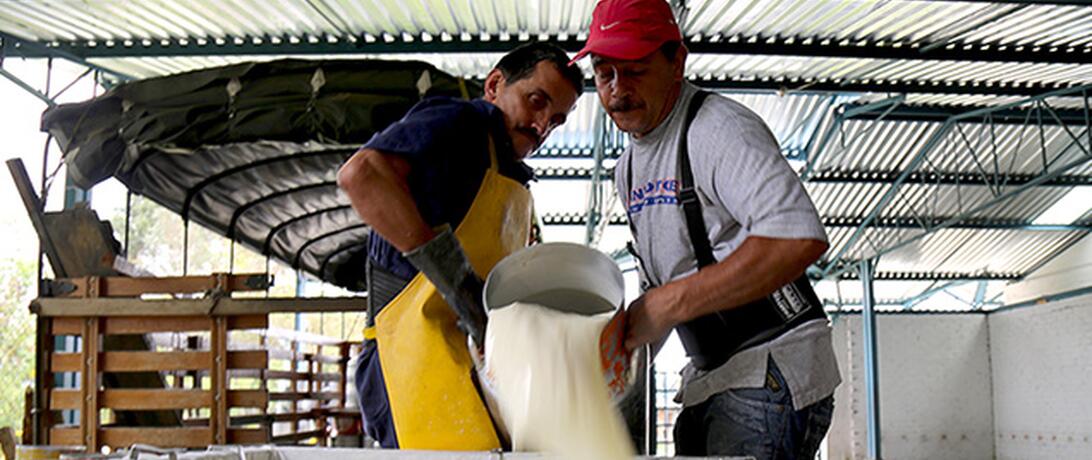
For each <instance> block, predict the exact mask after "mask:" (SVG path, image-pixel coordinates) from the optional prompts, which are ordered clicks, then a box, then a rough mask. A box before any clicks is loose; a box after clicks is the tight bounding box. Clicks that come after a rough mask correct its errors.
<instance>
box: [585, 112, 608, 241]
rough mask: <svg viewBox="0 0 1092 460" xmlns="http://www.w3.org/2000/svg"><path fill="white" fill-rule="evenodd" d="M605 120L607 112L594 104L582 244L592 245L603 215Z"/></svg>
mask: <svg viewBox="0 0 1092 460" xmlns="http://www.w3.org/2000/svg"><path fill="white" fill-rule="evenodd" d="M606 118H607V112H606V111H605V110H603V106H602V105H600V104H595V117H594V118H593V121H592V133H594V135H595V146H594V147H593V148H592V158H594V160H595V166H593V167H592V174H591V185H589V186H588V208H587V212H586V214H587V219H586V222H585V227H584V243H585V244H587V245H592V244H594V243H595V241H596V240H597V239H598V238H596V228H597V227H598V226H599V218H600V217H601V216H602V215H603V214H602V213H603V211H604V209H602V208H603V157H604V150H605V143H606Z"/></svg>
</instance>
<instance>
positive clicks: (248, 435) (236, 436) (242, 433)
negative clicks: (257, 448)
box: [228, 427, 271, 444]
mask: <svg viewBox="0 0 1092 460" xmlns="http://www.w3.org/2000/svg"><path fill="white" fill-rule="evenodd" d="M270 440H271V439H270V436H269V429H268V428H266V427H261V428H231V429H229V430H228V443H230V444H267V443H269V441H270Z"/></svg>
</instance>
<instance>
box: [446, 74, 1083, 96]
mask: <svg viewBox="0 0 1092 460" xmlns="http://www.w3.org/2000/svg"><path fill="white" fill-rule="evenodd" d="M464 77H467V76H464ZM687 78H688V79H689V80H690V81H691V82H693V83H694V84H695V85H698V86H700V87H702V88H705V89H713V90H737V91H743V92H752V91H755V92H762V93H774V94H779V95H783V94H789V93H792V94H849V95H858V94H860V93H915V94H950V95H979V96H1034V95H1036V94H1043V93H1046V92H1049V91H1055V90H1058V89H1064V88H1069V87H1073V86H1077V85H1078V83H1077V82H1071V83H1064V84H1062V83H1055V84H1043V83H1037V82H1031V81H1006V82H991V81H912V80H850V81H838V80H830V79H823V80H816V79H807V78H785V77H780V76H779V77H776V78H770V77H729V76H725V77H723V78H721V77H709V76H707V75H688V76H687ZM472 80H474V81H476V82H478V83H481V82H482V80H478V79H473V78H472ZM584 89H585V90H587V91H595V82H594V81H592V80H585V81H584Z"/></svg>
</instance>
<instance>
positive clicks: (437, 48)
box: [46, 36, 1092, 64]
mask: <svg viewBox="0 0 1092 460" xmlns="http://www.w3.org/2000/svg"><path fill="white" fill-rule="evenodd" d="M713 38H715V39H713V40H703V39H695V38H694V37H691V38H688V39H687V40H686V46H687V48H689V50H690V52H691V53H692V54H731V55H760V56H804V57H832V58H858V59H885V60H926V61H979V62H983V61H985V62H1020V63H1028V62H1031V63H1040V64H1089V63H1092V52H1090V51H1089V50H1088V49H1087V48H1084V49H1082V48H1075V47H1056V46H1054V47H1052V46H1036V45H977V44H949V45H946V46H943V47H939V48H936V49H929V50H924V49H922V48H921V47H920V45H919V44H915V43H885V42H866V41H857V42H850V41H837V42H835V41H831V40H825V39H821V38H812V37H808V38H796V37H794V38H792V39H785V38H779V37H762V36H746V37H740V36H733V37H727V38H723V39H722V38H720V37H713ZM530 41H532V40H531V39H530V38H528V39H526V40H502V39H499V38H498V37H480V36H472V37H470V38H469V39H467V40H461V39H460V40H448V41H444V40H435V39H428V40H425V39H422V38H417V37H413V38H412V39H411V40H407V39H404V38H402V39H395V40H393V41H386V40H377V39H375V37H370V36H345V37H335V36H323V37H316V36H302V37H299V36H297V37H291V36H283V37H272V36H267V37H222V38H216V39H212V40H210V39H208V38H186V39H165V40H147V39H145V40H117V41H106V42H51V43H48V44H46V45H47V46H48V47H49V48H50V49H52V50H55V51H61V52H65V53H69V54H72V55H74V56H79V57H82V58H85V59H90V58H124V57H179V56H189V57H193V56H244V55H245V56H253V55H274V54H276V55H282V54H387V53H483V52H494V53H503V52H507V51H508V50H511V49H512V48H514V47H516V46H518V45H521V44H524V43H528V42H530ZM543 41H550V42H552V43H555V44H557V45H559V46H561V47H562V48H564V49H566V50H568V51H570V52H575V51H577V50H579V49H581V48H582V47H583V46H584V42H583V41H582V40H578V39H576V38H571V36H570V37H566V38H565V39H559V38H558V37H556V36H552V37H545V40H543Z"/></svg>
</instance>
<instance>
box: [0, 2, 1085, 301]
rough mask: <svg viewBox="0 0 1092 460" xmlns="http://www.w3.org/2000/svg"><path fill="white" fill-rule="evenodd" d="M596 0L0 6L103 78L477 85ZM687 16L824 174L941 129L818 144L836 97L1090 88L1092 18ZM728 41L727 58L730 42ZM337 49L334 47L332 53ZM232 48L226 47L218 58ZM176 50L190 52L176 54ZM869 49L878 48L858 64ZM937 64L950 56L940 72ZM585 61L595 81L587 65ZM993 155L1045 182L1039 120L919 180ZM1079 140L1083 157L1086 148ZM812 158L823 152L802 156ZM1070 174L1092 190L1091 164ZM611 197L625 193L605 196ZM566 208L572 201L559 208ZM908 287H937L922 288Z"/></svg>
mask: <svg viewBox="0 0 1092 460" xmlns="http://www.w3.org/2000/svg"><path fill="white" fill-rule="evenodd" d="M594 3H595V1H594V0H559V1H537V0H485V1H479V0H406V1H397V2H395V1H391V0H233V1H231V2H224V1H220V0H189V1H186V2H178V1H172V0H146V1H141V2H87V1H81V0H56V1H51V2H39V1H29V0H17V1H7V2H4V3H3V7H2V8H0V32H5V33H8V34H13V35H16V36H18V37H21V38H24V39H29V40H34V41H38V42H41V43H43V44H48V45H50V46H54V47H56V49H73V50H77V51H82V52H84V53H85V55H87V56H89V57H88V61H89V62H91V63H93V64H96V65H101V66H104V67H106V68H109V69H113V70H116V71H120V72H122V73H126V74H130V75H133V76H137V77H152V76H158V75H165V74H172V73H178V72H184V71H188V70H194V69H200V68H206V67H211V66H219V65H225V64H230V63H236V62H241V61H247V60H268V59H276V58H281V57H286V56H295V57H302V56H306V57H316V58H323V59H340V58H382V59H414V60H422V61H425V62H429V63H431V64H433V65H435V66H437V67H438V68H440V69H442V70H445V71H447V72H449V73H452V74H455V75H459V76H463V77H467V78H476V79H480V78H483V77H484V76H485V75H486V74H487V73H488V71H489V70H490V69H491V68H492V66H493V64H494V63H495V61H496V60H497V59H498V58H499V57H500V55H501V54H500V53H499V52H497V50H496V46H494V47H493V48H494V49H492V50H489V51H475V50H474V49H475V47H478V46H481V47H483V48H488V46H484V45H489V44H494V43H507V42H510V41H511V42H513V43H514V42H515V41H520V40H527V39H548V40H558V41H568V42H567V43H569V44H570V45H571V44H572V43H573V41H574V40H576V41H580V40H583V39H584V35H585V30H586V28H587V27H588V23H589V21H590V16H591V14H590V12H591V10H592V8H593V6H594ZM687 5H688V10H687V12H686V13H685V16H684V17H683V18H682V19H683V20H682V23H683V24H684V32H685V35H686V36H687V38H688V39H689V40H690V41H691V43H692V47H693V48H694V49H695V50H697V51H695V52H693V53H692V54H691V57H690V59H689V61H688V66H687V75H688V76H689V77H690V78H692V79H694V80H696V81H697V82H698V83H699V85H703V84H704V85H706V86H713V87H716V86H722V87H724V86H729V85H724V84H723V83H724V82H730V83H732V85H736V86H743V87H746V86H748V85H750V86H753V87H755V88H766V90H764V91H759V92H746V91H733V92H730V93H729V94H730V97H732V98H734V99H736V100H738V101H740V102H741V103H743V104H744V105H746V106H748V107H750V108H751V109H752V110H754V111H755V112H756V113H758V114H759V115H760V116H762V117H763V119H765V120H766V121H767V123H768V124H769V125H770V127H771V130H772V131H773V133H774V135H775V136H776V137H777V139H778V141H779V142H780V143H781V145H782V148H783V150H784V151H785V152H786V154H792V155H801V154H802V153H807V155H808V157H809V158H815V157H816V156H819V157H820V161H818V162H817V164H816V165H815V166H816V171H817V172H829V171H836V172H847V173H850V174H852V173H854V172H857V173H861V172H870V173H872V172H885V171H888V172H892V171H893V172H900V171H902V170H904V169H905V168H906V165H907V164H908V162H909V161H910V159H911V158H913V157H914V156H915V155H916V154H918V153H919V152H920V151H921V149H922V148H923V146H924V145H925V143H926V142H927V141H928V139H929V138H930V137H931V136H933V135H934V134H936V132H937V130H938V129H939V128H940V125H941V124H940V123H938V122H927V121H904V120H900V121H874V120H848V121H846V122H845V123H844V124H843V125H842V127H841V128H840V130H839V131H838V132H837V134H836V135H835V136H834V137H833V138H832V139H831V142H829V143H827V144H825V145H823V144H822V143H821V142H820V140H821V138H822V135H823V134H824V133H825V132H826V131H827V130H828V129H829V128H830V126H832V125H833V123H834V118H835V115H836V113H838V112H837V110H839V106H840V105H841V104H842V103H847V102H870V101H876V100H881V99H883V98H885V97H888V96H890V95H891V94H888V93H887V92H888V91H890V92H894V93H898V92H904V91H905V92H908V94H905V95H904V98H905V99H904V101H903V102H902V104H905V105H907V106H914V107H921V106H926V105H942V106H948V107H958V108H962V109H967V110H970V109H973V108H979V107H984V106H990V105H998V104H1007V103H1012V102H1016V101H1019V100H1021V99H1022V98H1023V97H1024V96H1020V95H1018V94H1034V93H1039V92H1044V91H1046V90H1049V89H1051V88H1054V87H1066V86H1073V85H1079V84H1092V8H1090V7H1081V6H1071V5H1049V4H1020V3H1019V2H997V3H987V2H945V1H939V2H938V1H898V2H873V1H843V0H733V1H728V0H690V1H688V2H687ZM295 43H303V44H315V45H326V44H328V45H332V46H331V47H326V48H324V47H320V46H315V47H312V49H313V50H315V51H309V52H308V54H306V55H299V54H293V53H287V54H279V53H278V52H276V50H279V49H282V48H278V47H277V46H278V44H295ZM370 43H371V44H375V43H379V44H401V45H404V46H401V47H396V48H397V50H398V51H395V52H383V53H371V54H361V53H351V52H347V51H346V50H349V51H351V50H352V48H353V46H356V45H364V44H370ZM451 43H469V45H466V46H463V47H459V48H458V50H459V52H447V51H445V52H437V50H439V49H440V48H441V47H439V46H437V45H438V44H451ZM711 43H716V44H717V45H710V44H711ZM5 44H7V42H5ZM720 45H724V46H721V47H719V48H718V46H720ZM740 45H747V46H742V48H741V47H740ZM338 46H341V48H338ZM66 47H68V48H66ZM271 47H272V48H271ZM327 48H331V49H334V51H327V52H325V53H324V52H323V50H324V49H327ZM502 48H503V47H502ZM226 49H230V50H231V52H230V53H225V52H221V51H222V50H226ZM271 49H272V50H273V51H270V50H271ZM283 49H288V50H290V49H293V48H291V47H284V48H283ZM362 49H365V50H368V49H371V48H367V47H364V48H362ZM103 50H114V51H117V50H133V52H132V53H120V54H121V55H122V56H118V55H117V54H118V53H114V55H111V54H110V53H98V51H103ZM157 50H158V51H157ZM164 50H166V51H164ZM179 50H188V51H186V52H184V53H182V52H178V53H173V54H172V52H168V51H179ZM240 50H241V51H240ZM246 50H255V53H256V54H246ZM724 50H728V51H724ZM733 50H734V51H733ZM858 50H865V51H867V52H862V53H857V51H858ZM907 50H910V51H911V52H910V53H907ZM5 52H7V53H8V54H7V55H8V56H19V54H20V53H27V52H29V51H28V50H26V49H22V48H15V47H6V48H5ZM885 53H887V54H885ZM937 53H948V54H945V55H944V56H945V57H940V58H938V57H937V56H936V54H937ZM77 54H79V53H77ZM892 56H895V57H892ZM1052 57H1053V58H1057V60H1052V59H1051V58H1052ZM581 65H582V66H584V68H585V70H587V66H588V63H587V62H583V63H581ZM817 88H818V89H817ZM860 88H887V89H888V90H884V93H882V94H876V93H866V92H864V91H880V90H876V89H868V90H865V89H860ZM899 88H910V89H904V90H899ZM930 88H932V89H930ZM969 88H970V89H973V91H969V90H968V89H969ZM956 93H978V94H956ZM1072 96H1076V97H1072ZM1080 96H1081V95H1080V94H1077V95H1071V97H1066V98H1052V99H1051V101H1050V102H1051V105H1052V106H1053V107H1056V108H1075V109H1081V108H1083V107H1084V106H1085V100H1083V99H1081V97H1080ZM1084 96H1085V97H1087V94H1084ZM598 110H599V109H598V102H597V101H596V99H595V97H594V95H592V94H587V95H585V96H584V97H582V98H581V99H580V101H579V102H578V104H577V109H576V110H575V111H574V112H573V113H572V114H570V117H569V122H568V123H567V124H566V125H564V126H563V127H561V128H559V129H558V130H557V131H556V132H555V133H554V134H553V136H552V137H551V138H550V139H549V140H548V141H547V143H546V145H545V146H544V149H554V150H557V149H565V150H566V151H568V152H569V153H570V155H568V156H556V155H545V154H544V155H540V157H539V158H536V159H532V160H531V162H532V164H533V165H535V166H536V167H565V168H572V169H573V170H576V169H581V168H583V169H587V168H590V167H591V166H592V165H593V162H592V160H591V159H590V158H588V157H589V153H590V151H591V149H592V147H593V145H594V144H595V136H594V134H593V132H592V126H593V124H594V123H593V120H594V118H595V117H596V116H597V111H598ZM1081 129H1082V128H1081V127H1079V126H1073V127H1071V128H1070V130H1071V131H1073V132H1074V133H1080V132H1081ZM964 138H966V140H964ZM1085 138H1086V139H1087V136H1086V137H1085ZM607 139H608V143H609V144H610V145H612V146H615V147H618V146H623V145H625V139H624V135H623V134H621V133H619V132H618V131H617V130H616V129H613V126H610V127H609V129H608V136H607ZM1042 139H1043V140H1045V150H1046V151H1047V152H1048V157H1049V156H1050V155H1051V154H1054V153H1057V152H1059V151H1061V150H1062V149H1063V148H1064V147H1065V146H1066V145H1067V144H1068V143H1069V137H1068V135H1067V133H1066V132H1065V131H1064V130H1063V129H1061V128H1057V127H1048V128H1046V129H1045V130H1044V131H1043V136H1042ZM995 144H996V146H997V152H998V155H997V158H996V159H997V166H996V172H1000V173H1004V174H1023V175H1027V176H1028V177H1033V176H1034V175H1036V174H1038V173H1039V172H1040V171H1041V170H1042V168H1043V160H1042V157H1043V155H1042V152H1043V150H1044V145H1043V143H1042V142H1041V141H1040V137H1039V132H1038V131H1036V130H1035V129H1034V127H1033V126H1031V127H1028V126H1019V125H999V126H996V127H994V128H992V129H988V128H984V127H982V126H981V125H978V126H976V125H974V124H961V125H960V128H959V129H957V130H955V131H953V132H949V133H948V134H947V135H945V136H944V137H943V138H942V140H941V142H940V143H939V144H938V145H937V146H936V147H935V148H934V149H933V150H932V151H931V152H930V153H929V155H928V156H927V157H926V160H927V161H925V162H924V163H923V164H922V165H921V166H920V167H919V168H918V169H917V171H916V172H919V173H922V174H930V173H943V174H964V175H969V176H966V177H972V178H980V179H982V178H985V179H988V178H990V177H992V176H990V174H992V173H993V172H995V169H994V168H995V167H994V163H993V158H992V157H991V158H989V160H988V161H987V155H988V154H992V152H993V149H994V145H995ZM968 145H970V146H971V148H968ZM1081 145H1084V146H1085V147H1086V148H1088V142H1087V140H1085V141H1082V144H1081ZM809 146H810V147H811V149H812V151H811V152H805V150H807V149H808V147H809ZM820 148H822V151H821V152H820V151H819V149H820ZM972 150H973V153H972V152H971V151H972ZM573 153H577V154H576V155H573ZM1080 155H1081V152H1080V149H1079V148H1071V149H1070V151H1068V152H1067V153H1066V154H1065V155H1064V156H1062V157H1060V158H1058V159H1056V160H1054V162H1053V163H1051V167H1057V166H1058V165H1060V164H1063V163H1065V162H1067V161H1072V160H1074V159H1077V158H1080ZM976 156H977V157H978V158H979V160H978V161H977V162H976V161H975V158H976ZM612 165H613V159H608V160H607V162H606V167H607V168H608V169H609V168H610V167H611V166H612ZM1067 174H1071V175H1077V176H1082V177H1086V176H1092V163H1086V164H1084V165H1081V166H1079V167H1077V168H1074V169H1073V170H1071V171H1070V172H1068V173H1067ZM852 182H853V181H844V182H841V183H828V182H815V183H808V184H807V185H806V186H807V189H808V191H809V193H810V194H811V195H812V197H813V199H814V201H815V202H816V205H817V207H818V209H819V211H820V213H821V214H822V215H823V216H825V217H828V218H830V217H863V216H866V215H868V213H869V212H870V211H872V209H873V208H874V207H875V206H876V204H877V203H878V201H879V200H880V198H881V197H882V196H883V195H884V193H886V192H887V191H888V190H889V189H890V187H891V185H890V182H891V181H890V180H878V181H877V182H876V183H852ZM588 187H589V185H588V182H587V181H586V180H562V181H542V182H540V183H538V184H536V185H535V186H534V187H533V189H534V190H535V194H536V196H538V197H540V200H539V208H540V214H545V213H559V214H580V213H583V212H584V211H585V209H584V207H585V205H586V202H587V195H586V192H585V193H584V194H581V193H575V195H574V192H573V190H587V189H588ZM604 187H607V188H608V190H613V188H612V187H613V186H612V184H610V183H609V182H608V183H606V184H605V185H604ZM1011 188H1012V187H1011V186H1009V187H1007V188H997V187H995V188H993V189H992V190H991V187H987V186H982V185H978V186H966V185H963V186H957V185H954V184H944V185H937V184H929V185H921V184H917V185H915V184H908V185H904V186H903V187H901V189H900V190H899V192H898V194H897V195H896V196H895V199H894V200H893V202H892V204H891V205H890V206H889V207H887V208H886V209H884V210H883V212H882V213H880V217H881V218H883V219H899V218H909V217H915V216H926V217H929V216H931V217H937V216H942V217H950V216H953V215H957V214H960V213H962V212H965V211H966V210H967V209H971V208H972V207H974V206H975V205H976V204H979V203H983V202H985V201H986V200H989V199H991V198H992V197H993V196H994V195H995V194H997V193H999V191H1000V192H1003V191H1005V190H1011ZM562 191H565V193H562ZM1067 191H1068V188H1066V187H1058V186H1052V187H1035V188H1033V189H1031V190H1029V191H1027V192H1025V193H1022V194H1019V195H1017V196H1015V197H1013V198H1012V199H1010V200H1008V201H1006V202H1005V203H1003V204H1000V205H998V206H995V207H992V208H989V209H986V210H983V211H981V212H978V213H976V214H974V216H973V217H975V218H977V219H993V220H1009V221H1029V220H1031V219H1033V218H1034V217H1036V216H1037V215H1039V214H1040V213H1042V212H1043V211H1044V210H1045V209H1047V208H1048V207H1049V206H1050V205H1052V204H1053V203H1054V202H1056V201H1057V200H1058V199H1059V198H1060V197H1061V196H1062V195H1064V194H1065V193H1066V192H1067ZM563 196H564V197H566V198H564V199H562V198H559V197H563ZM574 196H576V198H574ZM612 209H613V211H612V212H614V213H615V214H618V213H620V212H621V206H620V205H619V204H618V203H617V202H615V203H614V204H613V208H612ZM853 231H854V229H853V228H846V227H832V228H831V229H830V237H831V242H832V245H833V249H832V252H833V251H834V250H837V249H838V248H840V247H841V246H842V245H844V244H845V243H846V242H847V241H848V240H849V238H850V235H851V234H852V233H853ZM915 232H917V233H920V230H912V229H905V228H902V229H899V228H874V229H869V230H867V231H865V234H866V235H867V237H866V238H865V239H864V240H863V242H861V243H858V245H857V246H856V247H855V248H853V249H851V250H850V251H848V253H847V257H849V258H850V259H852V258H855V257H860V256H864V255H867V254H868V252H869V251H870V246H871V245H873V244H875V245H881V246H882V245H883V244H891V243H892V242H898V241H901V240H903V239H905V238H908V237H910V236H913V235H914V234H915ZM551 233H553V234H555V235H562V236H559V237H563V238H566V239H580V240H582V238H583V235H584V229H583V228H582V227H578V226H561V227H557V228H556V229H551V230H549V232H548V233H547V234H548V235H549V234H551ZM607 233H608V234H609V237H607V236H605V237H604V240H603V245H604V247H605V248H607V249H614V247H613V246H617V245H619V244H620V243H619V242H620V241H622V240H624V234H625V227H613V228H611V229H609V231H608V232H607ZM1084 233H1085V232H1081V231H1073V232H1061V231H1053V232H1043V231H1027V230H1012V229H1009V230H981V229H980V230H975V229H963V228H960V229H948V230H941V231H938V232H936V233H935V234H932V235H929V236H927V237H925V238H922V239H921V240H919V241H917V242H916V243H914V244H912V245H909V246H907V247H905V248H902V249H899V250H897V251H895V252H893V253H891V254H889V255H887V256H885V257H884V258H883V259H881V260H882V262H881V264H880V266H879V269H880V270H881V271H906V272H928V271H933V272H952V273H975V272H980V271H996V272H1016V273H1022V272H1023V271H1024V270H1028V269H1030V268H1033V267H1035V266H1037V265H1038V264H1040V263H1041V262H1042V261H1043V260H1044V259H1045V258H1047V257H1050V255H1051V254H1053V253H1054V252H1056V251H1057V250H1058V249H1060V248H1064V247H1066V246H1067V245H1069V244H1070V243H1072V242H1073V241H1074V240H1075V239H1077V238H1080V236H1081V235H1083V234H1084ZM869 241H871V242H869ZM612 245H613V246H612ZM910 284H913V283H910ZM926 284H927V283H926ZM926 284H922V286H925V285H926ZM907 289H909V290H910V291H913V290H914V289H918V290H919V291H920V290H921V289H925V288H924V287H921V286H916V285H915V286H912V287H909V288H907ZM890 294H891V295H890V297H897V296H896V295H895V294H893V293H890ZM900 295H902V294H901V293H900ZM906 295H909V294H906Z"/></svg>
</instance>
